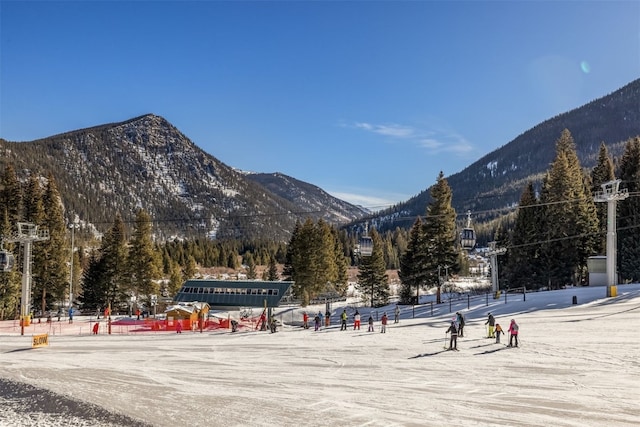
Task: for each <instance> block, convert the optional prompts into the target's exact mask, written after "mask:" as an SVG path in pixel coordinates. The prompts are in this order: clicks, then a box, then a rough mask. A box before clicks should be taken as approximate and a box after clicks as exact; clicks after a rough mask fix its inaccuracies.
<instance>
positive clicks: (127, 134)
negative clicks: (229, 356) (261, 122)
mask: <svg viewBox="0 0 640 427" xmlns="http://www.w3.org/2000/svg"><path fill="white" fill-rule="evenodd" d="M0 152H1V153H3V156H2V160H0V164H2V166H5V167H6V165H7V164H9V163H13V164H14V167H15V169H16V171H17V173H18V175H19V178H21V179H22V180H25V179H26V176H27V175H28V174H29V173H31V172H32V171H33V172H35V173H38V174H39V175H41V176H46V175H47V174H46V172H48V171H50V172H51V173H52V174H53V176H54V178H55V179H56V182H57V184H58V188H59V190H60V194H61V195H62V198H63V204H64V206H65V210H66V216H67V220H71V218H72V217H74V216H75V215H78V217H79V218H80V219H81V220H83V221H87V222H91V223H94V224H97V225H98V228H102V229H105V228H106V226H107V225H108V224H110V223H111V222H112V221H113V219H114V218H115V214H116V212H121V213H122V214H123V217H125V218H133V216H134V212H135V210H136V209H138V208H144V209H145V210H147V211H148V212H149V213H150V214H151V216H152V217H153V218H154V220H155V221H157V222H158V223H161V224H162V227H161V233H160V236H159V238H161V239H166V238H168V237H169V236H173V235H189V234H192V235H193V234H195V235H206V236H208V237H214V236H215V237H219V238H239V237H244V238H256V237H262V238H270V239H274V240H287V239H288V236H289V233H290V232H291V230H293V227H294V225H295V222H296V221H299V220H303V219H304V218H306V217H312V218H314V219H319V218H323V219H325V220H327V221H330V222H335V223H341V222H348V221H351V220H354V219H356V218H358V215H363V214H364V212H361V211H360V210H358V209H357V208H355V207H353V206H352V205H349V204H348V203H346V202H342V203H337V202H336V203H333V204H334V205H335V206H333V205H332V206H333V209H332V211H331V212H329V211H327V210H326V209H323V210H321V211H318V205H319V204H318V203H315V202H314V203H308V204H304V203H301V202H300V198H299V197H298V200H297V203H293V202H292V201H290V200H288V199H287V197H286V194H285V193H283V192H281V191H280V192H279V194H276V193H273V192H271V191H270V190H268V189H266V188H265V187H264V186H263V185H262V184H260V183H259V182H258V181H256V180H251V179H248V178H246V177H245V176H244V175H243V174H242V173H240V172H238V171H237V170H235V169H234V168H232V167H230V166H228V165H226V164H224V163H223V162H221V161H220V160H218V159H217V158H215V157H214V156H212V155H211V154H208V153H206V152H205V151H204V150H202V149H200V148H199V147H198V146H197V145H196V144H194V143H193V142H192V141H191V140H190V139H189V138H187V137H186V136H185V135H184V134H182V133H181V132H180V131H179V130H178V129H177V128H176V127H174V126H173V125H172V124H171V123H169V122H168V121H167V120H166V119H164V118H163V117H161V116H157V115H155V114H145V115H143V116H138V117H135V118H132V119H128V120H125V121H122V122H116V123H109V124H102V125H96V126H92V127H88V128H84V129H80V130H75V131H69V132H63V133H60V134H57V135H54V136H51V137H46V138H40V139H38V140H34V141H27V142H9V141H5V140H0ZM298 182H300V181H298ZM311 188H312V187H305V189H306V190H307V191H309V189H311ZM315 188H317V187H315ZM300 192H303V191H302V190H300ZM326 196H328V195H327V194H326V193H324V192H322V193H319V197H321V198H322V200H325V201H326V199H325V197H326ZM307 197H308V199H309V200H311V201H313V200H314V198H315V195H314V194H307ZM328 197H330V198H331V196H328ZM100 208H102V209H100ZM359 212H360V213H359ZM187 229H188V230H190V232H186V231H185V230H187Z"/></svg>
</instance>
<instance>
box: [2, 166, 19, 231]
mask: <svg viewBox="0 0 640 427" xmlns="http://www.w3.org/2000/svg"><path fill="white" fill-rule="evenodd" d="M21 217H22V188H21V186H20V182H19V181H18V177H17V176H16V172H15V170H14V168H13V166H12V165H8V166H7V167H6V169H5V171H4V174H3V176H2V179H1V180H0V220H2V222H4V219H5V218H6V219H7V221H8V222H9V225H10V226H11V228H12V229H14V227H15V226H16V225H15V224H16V223H17V222H18V221H20V219H21Z"/></svg>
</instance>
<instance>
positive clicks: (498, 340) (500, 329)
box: [495, 323, 504, 344]
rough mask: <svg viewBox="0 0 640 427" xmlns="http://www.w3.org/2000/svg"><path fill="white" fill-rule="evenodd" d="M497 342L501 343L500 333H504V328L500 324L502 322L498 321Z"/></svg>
mask: <svg viewBox="0 0 640 427" xmlns="http://www.w3.org/2000/svg"><path fill="white" fill-rule="evenodd" d="M495 332H496V344H500V334H502V335H504V331H503V330H502V326H500V323H496V329H495Z"/></svg>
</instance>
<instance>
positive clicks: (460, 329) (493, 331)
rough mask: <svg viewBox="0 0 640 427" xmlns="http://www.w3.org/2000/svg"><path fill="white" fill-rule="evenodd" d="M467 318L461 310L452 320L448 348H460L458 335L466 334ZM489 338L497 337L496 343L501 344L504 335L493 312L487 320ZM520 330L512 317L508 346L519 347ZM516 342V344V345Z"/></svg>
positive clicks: (448, 330)
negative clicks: (501, 337)
mask: <svg viewBox="0 0 640 427" xmlns="http://www.w3.org/2000/svg"><path fill="white" fill-rule="evenodd" d="M464 325H465V318H464V315H463V314H462V313H460V312H457V313H456V317H455V318H454V319H453V320H452V321H451V325H450V326H449V328H448V329H447V332H446V333H445V335H447V334H451V335H450V338H449V347H448V348H447V350H458V337H463V336H464ZM485 325H486V326H487V338H495V339H496V344H500V335H504V330H503V329H502V326H500V324H499V323H497V322H496V319H495V317H493V315H492V314H491V313H489V314H488V318H487V321H486V322H485ZM518 330H519V326H518V324H517V323H516V321H515V319H511V323H510V324H509V329H508V332H509V345H508V346H507V347H518ZM514 342H515V345H514Z"/></svg>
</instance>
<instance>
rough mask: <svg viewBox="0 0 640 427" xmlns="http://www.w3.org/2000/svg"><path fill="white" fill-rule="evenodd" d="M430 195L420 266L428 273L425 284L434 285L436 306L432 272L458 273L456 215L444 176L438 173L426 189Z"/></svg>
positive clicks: (438, 298) (436, 282) (437, 282)
mask: <svg viewBox="0 0 640 427" xmlns="http://www.w3.org/2000/svg"><path fill="white" fill-rule="evenodd" d="M430 194H431V198H432V200H431V203H429V205H428V206H427V216H426V218H425V221H424V238H425V245H424V247H425V250H424V252H425V253H426V254H427V255H426V260H425V261H426V262H425V263H424V264H425V266H426V268H427V269H428V270H430V271H431V273H432V274H431V275H429V276H427V284H432V285H437V287H438V293H437V303H438V304H440V303H441V302H442V301H441V299H440V277H439V275H438V276H436V280H435V281H434V280H433V279H434V275H433V272H438V271H439V270H442V269H445V270H448V271H451V272H457V271H459V269H460V266H459V265H458V262H457V261H458V251H457V250H456V243H457V241H458V233H457V231H456V211H455V209H453V207H452V206H451V201H452V198H453V194H452V192H451V187H449V183H448V182H447V180H446V179H445V177H444V173H442V172H440V174H439V175H438V180H437V182H436V184H435V185H434V186H433V187H431V189H430ZM437 274H439V273H437ZM429 282H430V283H429Z"/></svg>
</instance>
